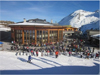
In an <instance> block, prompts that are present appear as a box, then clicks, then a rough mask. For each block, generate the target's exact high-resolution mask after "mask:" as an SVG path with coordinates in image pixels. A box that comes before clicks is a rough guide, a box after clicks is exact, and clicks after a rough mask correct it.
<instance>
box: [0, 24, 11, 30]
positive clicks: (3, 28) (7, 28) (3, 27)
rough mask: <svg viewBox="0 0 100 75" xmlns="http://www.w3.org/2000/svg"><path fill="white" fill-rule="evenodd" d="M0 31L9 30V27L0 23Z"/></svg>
mask: <svg viewBox="0 0 100 75" xmlns="http://www.w3.org/2000/svg"><path fill="white" fill-rule="evenodd" d="M0 31H11V28H9V27H5V26H4V25H0Z"/></svg>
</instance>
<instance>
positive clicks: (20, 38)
mask: <svg viewBox="0 0 100 75" xmlns="http://www.w3.org/2000/svg"><path fill="white" fill-rule="evenodd" d="M9 27H11V36H12V41H16V42H18V43H21V44H26V43H27V44H30V43H34V44H46V43H55V42H59V41H61V40H63V31H64V30H65V29H66V27H65V26H59V25H58V24H54V23H52V21H51V23H49V22H47V21H46V20H45V19H44V20H42V19H38V18H37V19H30V20H27V21H26V20H25V19H24V21H23V22H18V23H16V24H9ZM70 29H71V30H74V29H73V28H70ZM75 30H76V29H75Z"/></svg>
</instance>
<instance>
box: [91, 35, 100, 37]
mask: <svg viewBox="0 0 100 75" xmlns="http://www.w3.org/2000/svg"><path fill="white" fill-rule="evenodd" d="M91 37H100V34H95V35H92V36H91Z"/></svg>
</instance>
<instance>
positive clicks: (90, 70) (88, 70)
mask: <svg viewBox="0 0 100 75" xmlns="http://www.w3.org/2000/svg"><path fill="white" fill-rule="evenodd" d="M17 59H19V60H21V61H22V62H27V60H26V59H23V58H19V57H18V58H17ZM32 59H34V60H38V61H41V62H43V63H46V64H49V65H52V66H54V67H52V68H42V67H41V66H39V65H36V64H34V63H30V64H32V65H34V66H37V67H39V68H41V69H39V70H1V74H99V64H97V63H94V64H95V66H91V67H88V66H61V64H59V63H57V62H55V61H51V60H48V59H45V58H40V59H36V58H33V57H32ZM44 60H46V61H50V62H53V63H55V64H58V65H60V67H56V66H55V65H53V64H50V63H48V62H46V61H44Z"/></svg>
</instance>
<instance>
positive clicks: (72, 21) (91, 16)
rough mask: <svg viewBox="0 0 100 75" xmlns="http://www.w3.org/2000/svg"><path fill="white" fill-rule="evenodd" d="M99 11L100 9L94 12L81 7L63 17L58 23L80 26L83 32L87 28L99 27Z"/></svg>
mask: <svg viewBox="0 0 100 75" xmlns="http://www.w3.org/2000/svg"><path fill="white" fill-rule="evenodd" d="M99 13H100V10H96V11H94V12H90V11H85V10H81V9H80V10H76V11H75V12H73V13H72V14H70V15H68V16H66V17H65V18H63V19H62V20H61V21H60V22H59V24H60V25H71V26H72V27H76V28H80V29H81V30H82V31H84V32H85V31H86V30H88V29H98V27H99V23H98V22H99V20H100V19H99ZM87 25H88V26H87ZM84 26H85V27H84ZM82 28H83V29H82Z"/></svg>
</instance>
